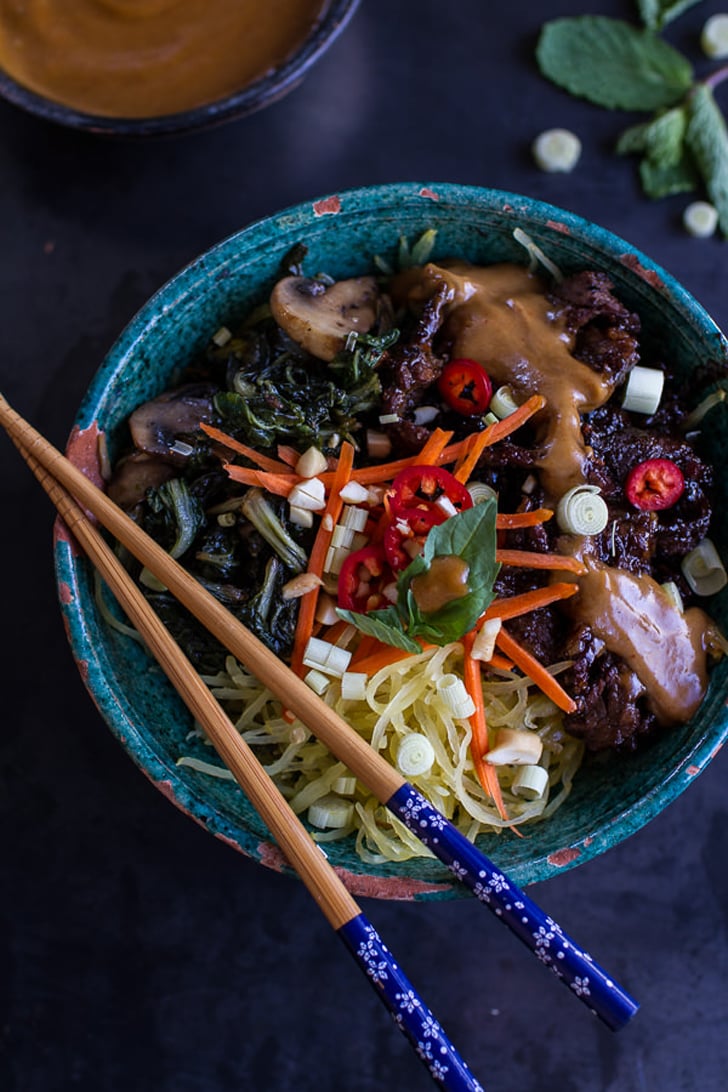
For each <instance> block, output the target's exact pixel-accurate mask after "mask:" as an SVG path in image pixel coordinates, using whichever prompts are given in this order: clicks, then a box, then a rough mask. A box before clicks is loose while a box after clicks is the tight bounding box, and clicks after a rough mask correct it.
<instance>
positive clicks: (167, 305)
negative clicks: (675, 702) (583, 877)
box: [55, 183, 728, 899]
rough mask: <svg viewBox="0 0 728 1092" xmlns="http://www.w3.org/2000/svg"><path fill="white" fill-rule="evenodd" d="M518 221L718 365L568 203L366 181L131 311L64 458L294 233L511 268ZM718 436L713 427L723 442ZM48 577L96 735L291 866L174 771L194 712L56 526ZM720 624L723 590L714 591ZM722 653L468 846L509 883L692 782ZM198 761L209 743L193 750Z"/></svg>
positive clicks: (546, 872)
mask: <svg viewBox="0 0 728 1092" xmlns="http://www.w3.org/2000/svg"><path fill="white" fill-rule="evenodd" d="M517 226H518V227H521V228H522V229H523V230H524V231H526V232H527V233H528V234H529V235H530V236H531V237H532V238H533V239H534V241H535V242H536V243H537V244H538V245H539V246H540V247H541V248H542V249H543V250H544V251H545V252H546V253H547V254H548V255H549V257H550V258H551V259H552V260H553V261H555V262H556V263H557V265H559V266H560V267H561V268H562V269H563V270H564V271H567V272H568V271H576V270H578V269H583V268H587V267H591V268H598V269H601V270H604V271H605V272H607V273H608V274H609V275H610V276H611V278H612V279H613V281H614V284H615V289H616V291H617V293H618V294H619V295H620V296H621V297H622V298H623V299H624V301H625V302H626V303H627V304H628V305H629V306H631V307H632V308H634V309H635V310H637V311H638V312H639V314H640V315H641V317H642V320H643V326H644V336H645V338H646V339H648V340H651V341H652V342H653V343H661V344H664V345H665V347H666V355H668V356H669V359H670V360H671V361H673V362H675V364H676V366H677V367H678V368H679V369H684V370H686V371H689V370H690V369H692V368H694V367H695V366H696V365H697V364H699V363H700V362H704V361H706V360H709V359H710V360H717V361H720V362H723V363H725V362H726V360H727V359H728V346H727V343H726V340H725V338H724V337H723V336H722V334H721V333H720V331H719V330H718V329H717V327H716V326H715V324H714V323H713V322H712V321H711V319H710V318H709V316H708V315H707V314H706V313H705V311H704V310H703V309H702V308H701V307H700V306H699V304H698V303H697V302H696V301H695V300H694V299H693V298H692V297H691V296H690V295H689V294H688V293H687V292H686V291H685V290H684V289H683V288H681V286H680V285H679V284H677V283H676V282H675V280H674V279H673V278H672V277H671V276H670V275H669V274H668V273H666V272H665V270H663V269H661V268H659V267H658V266H656V265H655V263H654V262H652V261H651V260H650V259H649V258H648V257H646V256H645V255H644V254H641V253H639V252H638V251H636V250H635V249H634V247H632V246H630V245H629V244H628V243H626V242H624V241H623V240H622V239H619V238H617V237H615V236H614V235H612V234H610V233H609V232H608V231H605V230H603V229H602V228H600V227H597V226H596V225H594V224H591V223H587V222H585V221H584V220H582V219H580V218H579V217H577V216H574V215H572V214H571V213H568V212H565V211H562V210H560V209H557V208H554V207H552V206H549V205H545V204H542V203H540V202H538V201H533V200H530V199H529V198H526V197H521V196H517V195H515V194H510V193H504V192H500V191H494V190H487V189H478V188H473V187H464V186H456V185H446V184H439V183H438V184H435V183H428V184H406V185H388V186H378V187H373V188H367V189H360V190H353V191H350V192H345V193H340V194H331V195H328V196H324V197H322V198H320V199H319V200H314V201H310V202H307V203H305V204H302V205H299V206H297V207H295V208H290V209H287V210H285V211H284V212H281V213H280V214H278V215H276V216H272V217H270V218H268V219H266V220H263V221H260V222H258V223H255V224H252V225H251V226H249V227H246V228H245V229H244V230H242V231H240V232H239V233H237V234H235V235H233V236H231V237H230V238H228V239H225V240H224V241H223V242H221V243H220V244H219V245H217V246H214V247H213V248H212V249H211V250H209V251H208V252H207V253H205V254H203V255H202V256H201V257H200V258H199V259H197V261H195V262H193V263H192V264H191V265H189V266H188V267H187V268H185V269H183V270H182V271H181V272H180V273H179V274H178V275H177V276H176V277H175V278H173V280H171V281H170V282H169V283H168V284H167V285H165V287H163V288H162V289H161V290H160V291H159V292H158V293H157V294H156V295H155V296H153V297H152V299H151V300H150V301H149V302H148V303H147V304H146V306H144V307H143V308H142V310H141V311H140V312H139V313H138V315H137V316H136V317H135V318H134V319H133V321H132V322H131V323H130V325H129V326H128V327H127V329H126V330H125V331H124V332H123V333H122V334H121V336H120V338H119V340H118V341H117V342H116V344H115V345H114V347H113V348H112V350H111V352H110V353H109V355H108V357H107V358H106V360H105V362H104V363H103V365H102V367H101V368H100V370H99V372H98V374H97V375H96V377H95V379H94V380H93V382H92V384H91V387H90V389H89V391H88V393H87V395H86V397H85V399H84V401H83V403H82V405H81V407H80V410H79V413H78V417H77V420H76V424H75V427H74V430H73V435H72V438H71V443H70V451H71V454H72V457H73V458H74V460H75V461H76V462H78V463H80V464H82V465H84V466H85V467H86V469H87V470H88V471H89V473H97V472H98V465H97V460H98V454H97V453H98V436H99V434H100V433H104V434H105V436H106V438H107V442H108V445H109V448H110V451H111V454H112V457H113V455H114V453H115V452H116V451H118V450H119V448H120V445H121V444H122V442H123V437H124V424H123V422H124V420H125V418H126V417H127V415H128V414H129V413H130V412H131V410H132V409H134V407H135V406H137V405H138V404H139V403H141V402H143V401H145V400H146V399H149V398H152V397H154V396H155V395H157V394H159V393H160V392H161V391H162V390H163V389H164V388H165V387H166V386H168V385H169V383H170V380H171V379H172V377H173V375H174V373H175V372H176V371H177V370H178V369H179V368H180V367H181V366H183V365H184V364H185V363H187V362H188V361H189V360H190V359H191V358H192V357H193V356H194V355H195V354H196V353H197V352H198V351H199V350H200V349H201V348H202V347H203V346H204V345H205V343H206V342H207V340H208V337H209V336H210V334H211V332H213V331H215V330H216V329H218V328H219V327H220V326H221V325H223V324H226V323H230V322H231V321H234V320H235V318H236V316H242V315H244V314H245V313H246V311H247V310H248V309H249V308H250V307H251V306H253V305H255V304H257V303H259V302H260V301H262V300H264V299H266V297H267V295H268V293H269V290H270V288H271V286H272V284H273V283H274V279H275V276H276V272H277V270H278V266H279V263H280V261H281V259H282V258H283V256H284V255H285V254H286V253H287V252H288V251H289V250H290V249H291V247H292V246H294V245H295V244H296V243H299V242H304V243H305V244H306V246H307V247H308V256H307V267H308V268H309V269H316V270H325V271H327V272H328V273H330V274H331V275H333V276H335V277H346V276H351V275H353V274H357V273H361V272H364V271H367V270H370V269H371V267H372V258H373V255H381V256H383V257H385V258H387V257H389V258H390V259H393V258H394V255H395V253H396V251H397V246H398V240H399V237H400V236H402V235H405V236H407V237H408V238H410V239H412V238H415V237H417V236H418V235H419V234H420V233H421V232H422V231H424V230H425V229H427V228H430V227H434V228H436V229H437V242H436V250H435V255H434V256H435V257H436V258H437V257H444V256H452V255H459V256H461V257H463V258H466V259H469V260H471V261H474V262H478V263H484V264H487V263H491V262H496V261H517V262H523V261H524V256H525V252H524V250H523V248H522V247H521V246H520V245H519V244H518V243H516V242H515V241H514V239H513V229H514V228H515V227H517ZM706 421H707V427H706V430H705V438H706V442H707V444H708V447H709V449H710V448H712V451H713V456H714V459H713V461H715V462H721V463H722V462H724V459H725V455H724V446H723V445H724V439H722V438H721V435H720V431H719V430H720V429H723V430H724V429H725V417H724V416H723V415H722V411H716V412H714V413H713V414H711V415H710V416H709V417H708V418H707V419H706ZM724 436H725V432H724V431H723V437H724ZM718 477H719V481H718V490H719V495H718V497H717V503H716V506H715V510H716V513H717V516H716V519H717V524H716V526H715V527H714V529H713V531H712V535H713V538H714V539H715V540H716V542H717V543H718V546H719V548H722V550H723V554H724V556H726V555H728V479H726V476H725V475H719V476H718ZM55 554H56V567H57V579H58V586H59V593H60V599H61V604H62V610H63V614H64V617H65V620H66V623H67V628H68V633H69V635H70V641H71V644H72V648H73V653H74V656H75V658H76V660H77V662H78V664H79V667H80V670H81V672H82V674H83V678H84V680H85V682H86V685H87V687H88V689H89V691H90V693H91V695H92V697H93V699H94V701H95V702H96V704H97V706H98V709H99V710H100V712H101V715H102V716H103V718H104V719H105V720H106V722H107V724H108V726H109V728H110V729H111V731H112V732H113V734H114V735H115V736H116V738H117V739H118V740H119V742H120V743H121V744H122V746H123V747H124V749H125V750H126V751H127V752H128V754H129V755H130V756H131V757H132V758H133V760H134V761H135V762H136V763H137V765H138V766H139V767H140V768H141V770H143V771H144V773H145V774H146V775H147V776H148V777H149V778H150V779H151V780H152V781H153V782H154V783H155V784H156V785H157V786H158V787H159V789H160V790H161V791H162V792H164V793H165V795H166V796H167V797H168V798H169V799H170V800H172V801H173V802H174V803H175V804H177V805H178V806H179V807H180V808H181V809H183V811H185V812H187V813H188V814H189V815H190V816H192V817H193V818H194V819H196V820H197V821H198V822H199V823H201V824H202V825H203V826H204V827H205V828H206V829H207V830H209V831H210V833H211V834H214V835H216V836H217V837H219V838H222V839H224V840H225V841H227V842H228V843H229V844H230V845H231V846H233V847H235V848H236V849H238V850H241V851H242V852H243V853H244V854H246V855H248V856H250V857H252V858H254V859H255V860H256V861H259V862H260V863H262V864H264V865H267V866H270V867H273V868H276V869H281V870H286V869H287V865H286V864H285V862H284V861H283V859H282V857H281V854H280V853H279V851H278V850H277V849H276V847H275V846H274V844H273V843H272V841H271V838H270V836H269V834H268V832H267V830H266V827H265V826H264V824H263V823H262V822H261V821H260V819H259V818H258V816H257V815H256V813H255V812H254V811H253V809H252V807H251V806H250V804H249V803H248V801H247V800H246V798H245V797H244V795H243V794H242V792H241V791H240V790H239V789H238V788H237V787H236V786H235V785H234V784H232V783H230V782H225V781H220V780H215V779H211V778H209V777H207V776H206V775H204V774H201V773H199V772H197V771H195V770H193V769H190V768H187V767H178V766H177V765H176V761H177V759H178V757H179V756H180V755H181V754H182V753H189V750H190V748H189V744H188V743H187V742H186V739H185V737H186V736H187V733H188V731H189V728H190V717H189V715H188V714H187V712H186V710H185V708H184V707H183V705H182V704H181V702H180V700H179V699H178V698H177V696H176V694H175V693H174V692H173V691H172V689H171V687H170V685H169V684H168V683H167V681H166V679H165V678H164V676H163V675H162V673H161V671H160V670H159V669H158V668H157V667H156V665H155V664H154V663H153V662H152V661H151V660H150V659H149V658H148V657H147V655H146V654H145V652H144V651H143V649H142V648H141V647H140V646H139V644H138V643H137V642H136V641H134V640H133V639H130V638H128V637H126V636H124V635H123V634H121V633H119V632H117V631H116V630H114V629H113V628H109V626H108V625H107V624H106V623H105V622H104V620H103V618H102V617H101V616H100V615H99V611H98V608H97V606H96V603H95V599H94V589H93V583H92V577H91V572H90V569H89V566H88V565H87V563H86V562H85V561H84V560H83V559H82V558H80V557H79V556H78V555H77V553H76V552H75V551H74V550H73V549H72V547H71V545H70V544H69V542H68V540H67V538H66V537H65V536H64V535H63V534H62V533H61V532H59V534H58V535H57V539H56V544H55ZM710 609H711V613H712V614H713V615H714V617H715V618H716V620H717V621H718V622H719V624H721V625H722V626H723V627H724V628H727V627H728V594H726V593H725V592H724V593H721V595H720V596H719V597H718V598H716V599H714V600H712V601H711V606H710ZM727 697H728V663H726V662H723V663H722V664H720V665H719V666H718V668H717V669H716V670H715V672H714V674H713V677H712V681H711V684H710V689H709V692H708V695H707V697H706V699H705V701H704V703H703V705H702V706H701V708H700V710H699V712H698V715H697V716H696V717H695V718H694V719H693V720H692V721H691V722H690V723H689V724H687V725H685V726H684V727H682V728H678V729H675V730H672V731H669V732H665V733H664V734H663V735H662V737H661V738H660V739H659V740H658V741H657V742H656V743H655V744H654V745H652V746H651V747H649V748H647V749H645V750H644V751H643V752H642V753H639V754H637V755H634V756H630V757H624V758H620V757H619V756H617V755H609V756H606V757H605V756H601V757H595V758H590V759H587V760H586V762H585V764H584V766H583V767H582V770H581V771H580V773H579V775H578V777H577V779H576V783H575V787H574V789H573V792H572V794H571V796H570V797H569V799H568V801H567V802H566V803H565V804H564V805H563V806H562V808H561V809H560V810H559V811H558V812H557V813H556V815H555V816H554V817H553V818H552V819H550V820H549V821H548V822H545V823H543V824H540V825H537V826H534V827H532V828H531V829H530V830H529V837H528V838H519V837H516V836H514V835H511V834H510V833H509V832H506V833H505V834H501V835H498V836H483V837H482V838H481V839H480V841H479V845H480V847H481V849H482V850H483V851H484V852H485V853H486V854H487V855H488V856H490V857H491V858H492V859H493V860H494V861H495V862H496V864H497V865H498V866H500V867H502V868H503V869H505V870H506V871H507V872H509V873H510V875H511V876H512V878H513V880H514V881H515V882H516V883H518V884H520V885H521V886H525V885H527V884H530V883H533V882H535V881H539V880H543V879H546V878H549V877H553V876H557V875H559V874H560V873H561V872H563V871H564V870H566V869H569V868H573V867H574V866H575V865H578V864H580V863H581V862H584V861H588V860H590V859H591V858H594V857H596V856H597V855H598V854H601V853H603V852H605V851H606V850H608V849H609V848H610V847H612V846H614V845H616V844H617V843H619V842H621V841H623V840H624V839H625V838H627V837H628V836H629V835H630V834H632V833H633V832H635V831H636V830H638V829H639V828H640V827H642V826H644V824H645V823H647V822H649V821H650V820H651V819H653V818H654V817H655V816H657V815H658V814H659V813H660V812H661V811H662V810H663V809H664V808H665V807H667V805H668V804H670V802H671V801H672V800H674V799H675V798H676V797H677V796H678V795H679V794H680V793H682V792H683V791H684V790H685V789H687V788H688V787H689V785H690V784H691V783H692V782H693V781H694V780H695V778H696V777H697V776H698V775H699V774H700V772H701V771H702V770H703V769H704V768H705V767H706V765H707V764H708V763H709V762H710V761H711V759H712V758H713V757H714V756H715V755H716V753H717V751H718V750H719V749H720V747H721V746H722V744H723V741H724V740H725V738H726V734H727V733H728V710H727V709H726V698H727ZM206 757H209V751H207V752H206ZM327 853H328V854H329V858H330V860H331V862H332V864H333V865H335V866H336V867H337V868H338V869H340V870H341V875H342V877H343V878H344V880H345V882H346V883H347V885H348V886H349V887H350V889H351V890H352V891H353V892H354V893H355V894H359V895H368V896H374V897H381V898H396V899H436V898H455V897H460V896H461V895H463V894H464V893H465V888H463V887H461V886H460V885H459V884H457V883H454V882H453V880H452V876H451V874H450V873H449V872H448V871H447V870H446V868H445V866H444V865H442V864H440V863H439V861H436V860H434V859H424V858H423V859H418V860H414V861H410V862H407V863H404V864H400V865H394V864H392V865H383V866H371V865H366V864H363V863H362V862H361V861H360V860H359V858H358V857H356V856H355V854H354V852H353V848H352V846H351V845H350V844H349V843H348V842H346V841H344V842H341V843H336V842H334V843H331V844H329V845H328V846H327Z"/></svg>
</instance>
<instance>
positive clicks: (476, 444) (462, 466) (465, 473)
mask: <svg viewBox="0 0 728 1092" xmlns="http://www.w3.org/2000/svg"><path fill="white" fill-rule="evenodd" d="M468 439H469V441H470V442H469V444H468V446H467V449H466V450H464V451H463V452H462V454H461V455H459V456H458V458H457V460H456V461H455V468H454V470H453V474H454V476H455V477H456V478H457V480H458V481H459V482H462V484H463V485H465V484H466V483H467V482H468V481H469V479H470V476H471V474H472V473H473V471H474V470H475V467H476V465H477V462H478V459H479V458H480V456H481V455H482V454H483V452H484V451H485V449H486V447H489V446H490V443H491V440H490V437H489V435H488V429H487V428H486V429H483V431H482V432H475V433H473V435H472V436H470V437H468Z"/></svg>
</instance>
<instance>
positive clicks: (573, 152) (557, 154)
mask: <svg viewBox="0 0 728 1092" xmlns="http://www.w3.org/2000/svg"><path fill="white" fill-rule="evenodd" d="M531 152H532V154H533V158H534V160H535V161H536V166H537V167H540V168H541V170H542V171H549V172H551V173H553V172H554V171H558V172H566V173H568V172H569V171H573V169H574V167H575V166H576V164H577V163H578V162H579V157H580V156H581V141H580V140H579V138H578V136H577V135H576V133H572V131H571V130H570V129H545V130H544V131H543V132H542V133H539V135H538V136H537V137H536V139H535V140H534V142H533V144H532V145H531Z"/></svg>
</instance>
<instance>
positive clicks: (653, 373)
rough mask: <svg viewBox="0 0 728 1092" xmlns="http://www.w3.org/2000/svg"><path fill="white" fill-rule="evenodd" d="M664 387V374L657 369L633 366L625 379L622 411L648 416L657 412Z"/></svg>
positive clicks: (638, 365)
mask: <svg viewBox="0 0 728 1092" xmlns="http://www.w3.org/2000/svg"><path fill="white" fill-rule="evenodd" d="M664 385H665V373H664V372H661V371H660V369H659V368H643V367H642V366H641V365H640V364H635V366H634V368H633V369H632V371H631V372H630V373H629V378H628V379H627V386H626V387H625V390H624V398H623V399H622V409H626V410H628V411H629V412H630V413H644V414H645V415H647V416H649V415H650V414H652V413H656V412H657V407H658V406H659V404H660V399H661V398H662V388H663V387H664Z"/></svg>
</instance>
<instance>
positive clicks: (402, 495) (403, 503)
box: [388, 465, 473, 518]
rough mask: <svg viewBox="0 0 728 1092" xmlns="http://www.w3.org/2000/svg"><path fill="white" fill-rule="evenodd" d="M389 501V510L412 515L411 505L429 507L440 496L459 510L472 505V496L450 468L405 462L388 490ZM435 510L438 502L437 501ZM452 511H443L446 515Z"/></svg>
mask: <svg viewBox="0 0 728 1092" xmlns="http://www.w3.org/2000/svg"><path fill="white" fill-rule="evenodd" d="M388 496H389V505H390V509H391V511H392V513H393V514H394V515H398V514H399V513H400V512H404V515H405V518H408V517H409V516H410V515H411V511H412V509H413V508H421V509H425V510H426V509H428V508H430V507H432V506H433V505H437V502H438V501H439V500H440V499H441V498H443V499H444V502H447V501H449V502H450V504H452V506H453V507H454V508H455V510H456V511H458V512H463V511H465V509H466V508H472V506H473V498H472V497H471V496H470V493H468V491H467V489H466V488H465V486H464V485H463V484H462V482H459V481H458V480H457V478H456V477H454V475H452V474H451V473H450V471H449V470H445V469H444V468H443V467H441V466H419V465H418V466H408V467H406V468H405V469H404V470H400V472H399V474H397V476H396V477H395V478H394V480H393V482H392V484H391V486H390V488H389V491H388ZM437 507H438V510H439V509H440V505H437ZM448 514H450V515H452V513H448V512H447V511H445V515H446V516H447V515H448Z"/></svg>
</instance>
